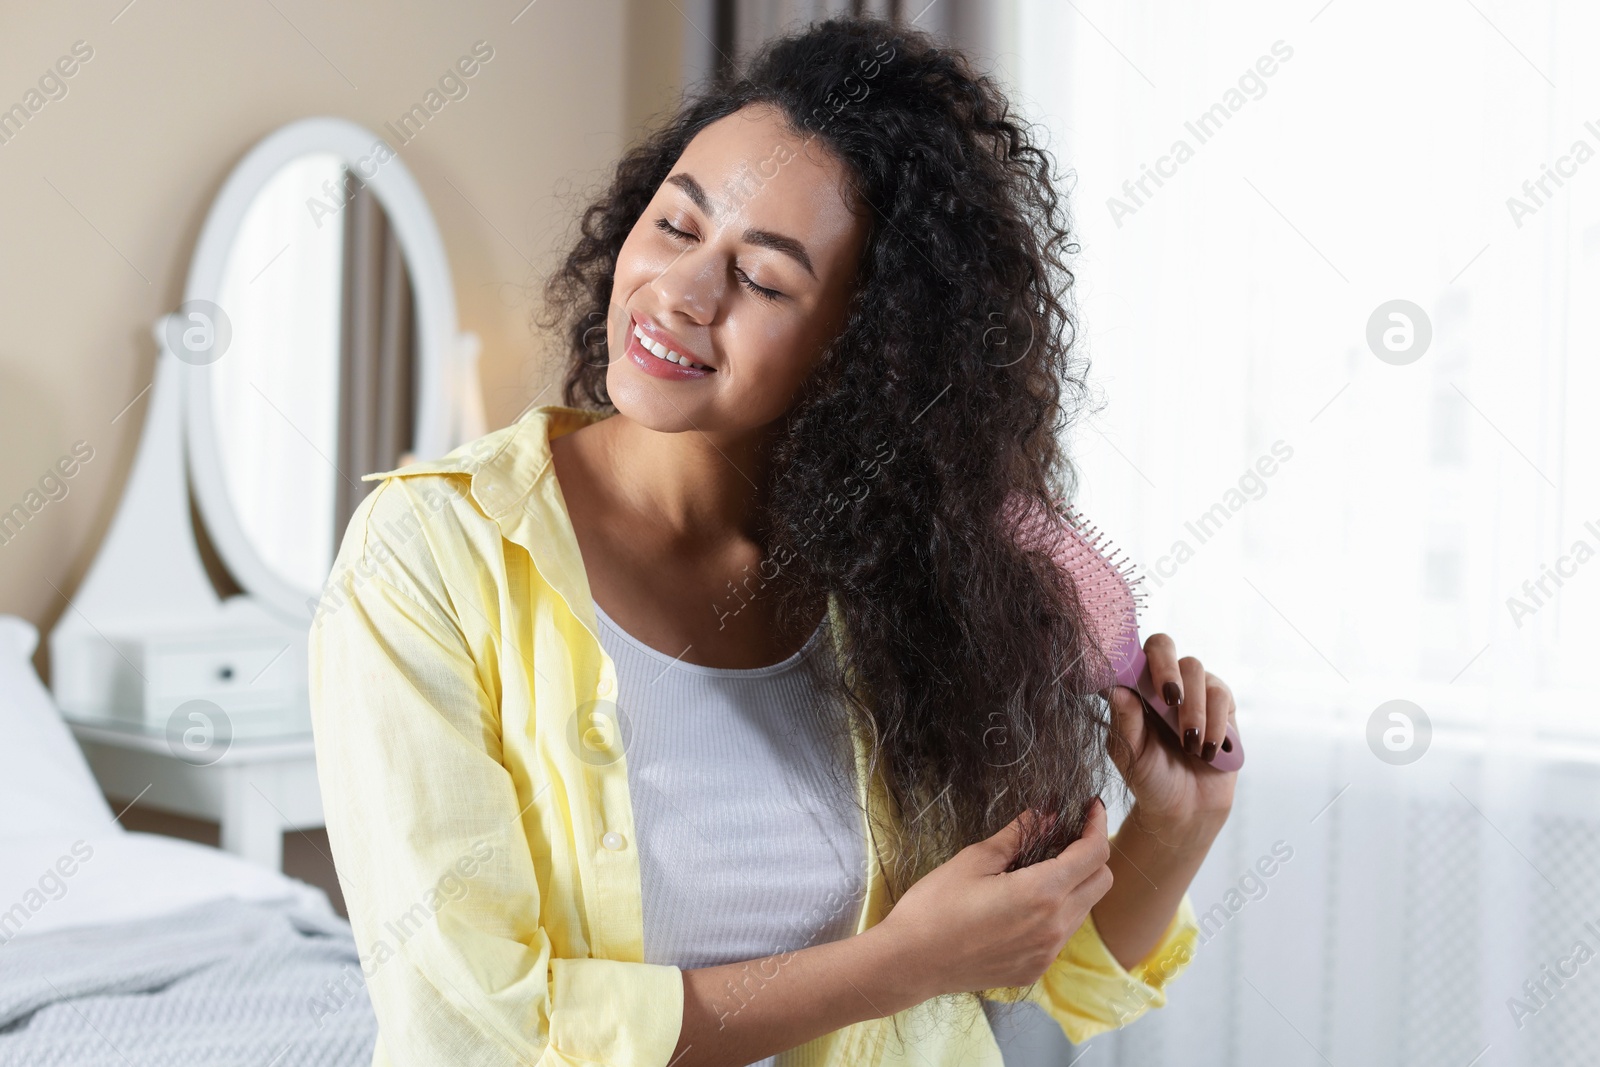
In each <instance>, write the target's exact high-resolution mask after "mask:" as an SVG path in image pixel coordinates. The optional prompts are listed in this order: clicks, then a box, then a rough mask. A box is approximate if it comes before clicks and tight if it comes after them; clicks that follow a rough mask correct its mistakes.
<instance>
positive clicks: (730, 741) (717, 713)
mask: <svg viewBox="0 0 1600 1067" xmlns="http://www.w3.org/2000/svg"><path fill="white" fill-rule="evenodd" d="M595 613H596V615H597V616H598V619H599V623H600V644H601V646H602V647H603V648H604V649H605V650H606V653H607V654H608V655H609V656H610V657H611V659H612V661H613V662H614V663H615V664H616V667H617V684H618V694H617V705H618V708H619V715H618V717H619V718H620V719H621V720H622V739H623V744H624V749H623V751H624V754H625V758H626V759H627V768H628V788H629V791H630V793H631V794H632V799H633V812H634V835H635V837H636V839H637V841H638V847H639V864H640V875H641V881H642V883H643V886H642V888H643V892H644V959H645V962H646V963H661V964H671V965H674V966H677V967H681V968H684V969H685V970H691V969H694V968H697V967H710V966H715V965H718V964H723V963H735V962H739V961H742V960H760V959H762V958H763V957H766V956H771V955H774V954H776V953H780V952H789V951H795V950H798V949H802V948H807V947H809V946H811V945H819V944H823V943H825V942H827V941H832V940H835V939H838V938H843V937H848V936H850V935H851V934H853V933H854V932H855V929H856V923H857V920H858V919H859V917H860V913H861V907H862V904H863V902H864V899H865V895H866V842H865V839H864V833H865V830H864V827H863V823H862V816H861V809H860V807H859V806H858V804H857V801H856V792H855V791H856V774H855V761H854V757H853V754H852V753H853V750H852V748H851V745H850V739H849V735H848V733H847V732H845V731H846V726H847V721H846V718H845V711H844V709H843V708H842V707H840V706H839V705H838V704H837V703H836V702H833V701H828V700H825V699H824V698H823V695H822V692H821V690H820V688H819V686H818V681H817V674H816V670H817V667H818V661H817V657H818V656H820V655H827V654H828V644H827V640H826V632H827V631H826V625H827V623H826V620H824V622H823V624H822V625H821V626H819V627H818V628H817V631H816V632H815V633H813V634H812V635H811V638H810V639H809V640H808V641H807V642H806V644H805V646H804V647H803V648H801V649H800V651H799V652H796V653H795V654H794V655H793V656H790V657H789V658H788V659H786V660H784V661H783V662H782V663H775V664H773V665H772V666H769V667H759V668H756V669H753V670H729V669H723V668H716V667H701V666H697V665H695V664H691V663H684V662H682V661H681V659H673V657H671V656H668V655H665V654H663V653H661V652H657V651H656V650H655V649H653V648H651V647H649V646H648V645H646V644H644V643H643V642H641V641H638V640H637V639H635V638H634V637H633V636H632V635H630V634H628V633H626V632H625V631H624V630H623V629H622V628H621V627H619V626H618V625H617V624H616V623H615V622H613V621H612V619H611V618H610V617H609V616H608V615H606V613H605V612H604V611H602V610H601V609H600V608H599V606H598V605H597V606H596V608H595ZM735 625H737V623H735ZM776 966H777V965H776V963H775V962H773V963H768V964H766V965H765V966H764V967H762V966H760V965H758V964H752V965H751V968H750V971H751V974H750V977H749V979H748V981H747V982H746V983H744V985H745V988H747V989H748V990H749V991H750V992H748V993H745V994H743V996H744V998H745V999H746V1000H748V999H751V998H753V997H754V996H759V995H760V994H759V992H756V991H757V990H759V988H760V987H761V985H762V984H763V974H762V972H763V971H764V972H765V977H766V978H771V977H772V976H773V975H774V973H775V969H776ZM726 998H727V1000H728V1004H726V1005H719V1006H718V1007H719V1010H723V1011H732V1010H733V1009H735V1008H737V1007H738V1005H739V1003H740V1000H739V999H738V997H736V996H735V995H734V994H733V993H731V992H730V993H728V994H727V995H726ZM782 1062H783V1057H782V1056H779V1057H770V1058H768V1059H767V1060H763V1061H761V1063H763V1064H777V1063H782Z"/></svg>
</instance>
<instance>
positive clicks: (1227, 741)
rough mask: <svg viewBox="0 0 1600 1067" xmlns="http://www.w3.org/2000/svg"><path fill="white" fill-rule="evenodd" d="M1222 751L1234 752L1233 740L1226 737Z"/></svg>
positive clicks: (1223, 740)
mask: <svg viewBox="0 0 1600 1067" xmlns="http://www.w3.org/2000/svg"><path fill="white" fill-rule="evenodd" d="M1222 751H1224V752H1232V751H1233V738H1231V737H1224V738H1223V739H1222Z"/></svg>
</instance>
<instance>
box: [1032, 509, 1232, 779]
mask: <svg viewBox="0 0 1600 1067" xmlns="http://www.w3.org/2000/svg"><path fill="white" fill-rule="evenodd" d="M1055 517H1056V518H1057V519H1058V520H1059V521H1058V522H1056V523H1054V524H1051V525H1054V526H1055V527H1056V530H1055V531H1054V536H1052V531H1051V530H1049V529H1048V528H1046V529H1040V527H1041V526H1042V525H1044V523H1043V522H1041V521H1040V520H1039V519H1035V520H1034V521H1033V522H1032V523H1030V524H1028V526H1027V527H1024V528H1023V529H1024V532H1025V533H1033V534H1036V535H1037V536H1039V537H1041V538H1047V539H1048V540H1049V545H1050V554H1051V556H1053V557H1054V558H1055V561H1056V563H1057V565H1059V566H1060V567H1061V569H1062V570H1064V571H1066V572H1067V576H1068V577H1069V578H1071V579H1072V584H1073V586H1074V587H1075V588H1076V589H1077V591H1078V599H1079V601H1080V602H1081V603H1082V605H1083V609H1084V614H1085V621H1086V622H1087V623H1088V625H1089V629H1090V630H1091V632H1092V636H1093V638H1094V644H1095V646H1096V647H1098V648H1099V649H1100V651H1101V653H1102V655H1104V656H1105V658H1106V661H1107V669H1106V671H1105V673H1104V675H1102V677H1103V678H1104V681H1102V682H1101V683H1100V684H1099V685H1096V686H1095V691H1096V692H1099V691H1100V690H1101V689H1105V688H1108V687H1110V686H1111V685H1113V684H1116V685H1121V686H1125V687H1127V688H1128V689H1131V690H1133V691H1134V692H1135V693H1137V694H1138V695H1139V699H1140V700H1142V701H1143V702H1144V705H1145V707H1147V708H1149V709H1150V710H1151V711H1153V712H1155V714H1156V716H1157V717H1158V718H1159V719H1160V720H1161V721H1162V722H1164V723H1166V724H1167V729H1168V730H1170V731H1171V732H1172V737H1173V739H1174V740H1176V741H1177V742H1178V748H1179V749H1180V750H1182V748H1183V743H1182V740H1181V738H1182V732H1181V731H1180V730H1179V729H1178V709H1176V708H1169V707H1167V704H1166V701H1164V700H1159V699H1157V697H1156V694H1155V692H1154V684H1153V683H1151V691H1150V692H1148V693H1147V692H1144V691H1143V690H1141V689H1140V688H1139V687H1140V684H1141V682H1148V681H1149V679H1148V678H1147V677H1146V676H1145V675H1146V671H1145V667H1146V660H1145V654H1144V647H1143V643H1142V642H1141V641H1140V640H1139V602H1140V600H1141V598H1142V596H1143V592H1142V591H1140V592H1135V590H1134V586H1136V585H1138V584H1139V582H1141V581H1143V579H1142V578H1140V577H1138V576H1137V573H1136V570H1135V568H1134V566H1133V564H1132V562H1131V561H1129V560H1126V559H1122V560H1119V559H1118V558H1117V557H1118V556H1119V555H1121V550H1112V546H1111V543H1110V542H1109V541H1106V540H1105V536H1104V535H1103V534H1102V533H1101V532H1100V531H1099V530H1097V529H1095V527H1094V526H1092V525H1090V524H1089V523H1088V522H1086V521H1085V520H1084V519H1083V518H1082V516H1080V515H1079V514H1078V513H1077V512H1076V511H1074V510H1073V509H1072V507H1071V505H1068V504H1062V503H1057V504H1056V514H1055ZM1021 525H1022V524H1021V523H1020V522H1019V526H1021ZM1194 758H1195V759H1197V760H1198V759H1199V758H1200V757H1198V756H1195V757H1194ZM1243 765H1244V745H1243V744H1242V743H1241V742H1240V741H1239V732H1238V730H1236V729H1235V728H1234V725H1233V723H1231V722H1230V723H1229V724H1228V730H1227V733H1226V735H1225V736H1224V737H1223V740H1222V744H1221V745H1220V746H1219V747H1218V749H1217V754H1216V757H1215V758H1214V759H1212V760H1211V761H1210V763H1209V764H1208V766H1211V767H1214V768H1216V769H1217V770H1219V771H1236V770H1238V769H1239V768H1240V767H1241V766H1243Z"/></svg>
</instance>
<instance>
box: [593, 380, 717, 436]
mask: <svg viewBox="0 0 1600 1067" xmlns="http://www.w3.org/2000/svg"><path fill="white" fill-rule="evenodd" d="M673 384H674V383H671V382H666V383H662V382H656V381H654V380H651V379H646V378H644V377H643V375H641V374H640V373H639V372H638V371H635V370H632V369H631V368H629V367H619V366H617V365H615V364H612V366H611V368H610V370H608V371H607V372H606V393H607V394H608V395H609V396H610V397H611V405H612V407H614V408H616V409H617V414H619V415H622V416H623V417H625V418H626V419H627V420H628V421H629V422H633V423H637V424H638V425H640V426H643V427H644V428H645V429H647V430H655V431H657V432H658V433H685V432H687V431H689V430H695V429H709V428H710V424H713V423H716V422H718V421H720V420H717V419H716V417H715V413H714V412H712V411H710V410H708V405H707V404H706V402H705V400H704V399H703V398H701V397H698V396H689V395H682V396H674V395H671V391H672V388H673ZM685 392H686V391H685Z"/></svg>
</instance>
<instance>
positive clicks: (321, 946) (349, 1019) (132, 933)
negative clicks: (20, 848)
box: [0, 900, 378, 1067]
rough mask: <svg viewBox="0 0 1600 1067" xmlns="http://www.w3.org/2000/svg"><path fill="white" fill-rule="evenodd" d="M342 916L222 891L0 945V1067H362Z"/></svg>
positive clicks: (363, 1030) (365, 1029) (361, 989)
mask: <svg viewBox="0 0 1600 1067" xmlns="http://www.w3.org/2000/svg"><path fill="white" fill-rule="evenodd" d="M377 1032H378V1031H377V1023H376V1022H375V1021H374V1019H373V1016H372V1006H371V1004H370V1003H369V1002H368V1000H367V993H366V987H365V984H364V983H363V981H362V978H361V969H360V961H359V958H358V957H357V955H356V947H355V941H354V940H353V939H352V937H351V935H350V928H349V926H348V925H347V924H345V923H343V922H341V921H340V920H338V919H337V918H334V917H332V916H328V915H317V914H315V913H312V912H309V911H306V910H303V909H296V908H295V907H294V906H292V905H289V904H280V905H272V904H247V903H244V902H242V901H237V900H222V901H216V902H213V903H210V904H204V905H201V906H199V907H195V908H191V909H188V910H186V911H181V912H178V913H176V914H173V915H169V916H162V917H159V918H155V919H147V920H142V921H139V922H132V923H121V924H117V925H112V926H101V927H84V928H80V929H74V930H62V931H59V932H55V933H45V934H39V935H37V936H25V937H18V938H16V939H14V940H12V941H9V942H6V943H4V944H0V1067H13V1065H16V1067H22V1065H27V1067H51V1065H54V1064H63V1065H65V1064H70V1065H72V1067H101V1065H104V1067H128V1065H129V1064H141V1065H143V1064H150V1065H162V1067H165V1065H169V1064H170V1065H191V1064H192V1065H196V1067H199V1065H204V1067H233V1065H238V1067H365V1065H366V1064H368V1063H370V1062H371V1059H372V1048H373V1043H374V1040H375V1039H376V1036H377Z"/></svg>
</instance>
